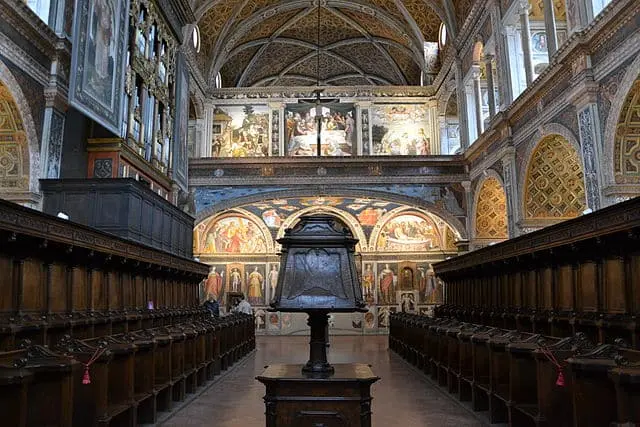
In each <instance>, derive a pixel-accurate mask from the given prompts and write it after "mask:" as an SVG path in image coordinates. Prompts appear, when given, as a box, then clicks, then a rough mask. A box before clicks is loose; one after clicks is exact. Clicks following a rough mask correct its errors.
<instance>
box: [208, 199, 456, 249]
mask: <svg viewBox="0 0 640 427" xmlns="http://www.w3.org/2000/svg"><path fill="white" fill-rule="evenodd" d="M318 195H319V194H318V192H317V191H314V190H307V189H288V190H277V191H268V192H264V193H257V194H251V195H247V196H242V197H237V198H233V199H229V200H227V201H224V202H220V203H217V204H215V205H214V206H211V207H208V208H205V209H203V210H201V211H199V212H197V214H196V224H197V223H199V222H200V221H202V220H203V219H205V218H207V217H209V216H211V215H214V214H216V213H219V212H222V211H225V210H228V209H233V208H235V207H237V206H243V205H247V204H251V203H256V202H261V201H264V200H271V199H286V198H298V197H316V196H318ZM321 195H322V196H325V197H334V196H335V197H359V198H370V199H373V198H375V199H381V200H386V201H389V202H395V203H399V204H406V205H409V206H414V207H416V208H417V209H421V210H423V211H425V212H429V213H432V214H433V215H435V216H437V217H439V218H441V219H442V220H443V221H444V222H446V223H447V224H448V225H449V227H451V230H452V231H453V234H454V236H455V237H456V238H457V239H460V240H466V239H467V238H468V232H467V229H466V227H465V226H464V225H463V224H462V222H461V221H460V220H459V219H458V218H457V217H455V216H454V215H452V214H451V213H449V212H448V211H447V210H445V209H443V208H441V207H439V206H437V205H436V204H434V203H431V202H427V201H425V200H423V199H420V198H417V197H409V196H403V195H399V194H393V193H388V192H384V191H376V190H366V191H363V190H356V189H350V188H338V187H336V188H334V187H327V188H326V189H324V191H323V192H322V194H321Z"/></svg>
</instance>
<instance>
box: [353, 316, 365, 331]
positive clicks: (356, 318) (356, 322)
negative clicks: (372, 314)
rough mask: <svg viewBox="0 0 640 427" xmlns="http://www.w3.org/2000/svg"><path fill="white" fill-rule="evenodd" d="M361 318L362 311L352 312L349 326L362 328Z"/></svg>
mask: <svg viewBox="0 0 640 427" xmlns="http://www.w3.org/2000/svg"><path fill="white" fill-rule="evenodd" d="M363 320H364V316H362V313H353V314H352V315H351V327H352V328H353V329H362V321H363Z"/></svg>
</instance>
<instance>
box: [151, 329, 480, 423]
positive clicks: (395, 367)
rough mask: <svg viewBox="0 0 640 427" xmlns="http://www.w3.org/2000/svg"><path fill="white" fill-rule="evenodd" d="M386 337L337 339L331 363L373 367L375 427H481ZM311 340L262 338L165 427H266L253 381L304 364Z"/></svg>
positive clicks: (259, 386)
mask: <svg viewBox="0 0 640 427" xmlns="http://www.w3.org/2000/svg"><path fill="white" fill-rule="evenodd" d="M387 340H388V338H387V337H386V336H335V337H331V347H330V348H329V349H328V350H329V352H328V358H329V362H330V363H348V362H361V363H368V364H371V365H372V369H373V371H374V373H375V374H376V375H378V376H379V377H380V378H381V379H380V380H379V381H378V382H377V383H375V384H374V385H373V386H372V395H373V409H372V410H373V426H374V427H386V426H402V427H441V426H442V427H445V426H457V427H462V426H482V425H483V423H481V422H480V421H478V419H477V418H475V417H474V416H473V415H472V414H471V413H469V412H468V411H467V410H466V409H464V408H462V407H461V406H460V405H459V404H457V403H456V401H454V400H452V399H451V398H450V397H448V396H446V395H445V394H444V393H443V392H442V391H441V390H440V389H438V388H436V387H435V386H433V385H432V384H431V383H430V382H428V381H427V380H426V379H425V377H424V376H423V375H422V374H421V373H419V372H418V371H416V370H414V369H413V368H412V367H411V366H410V365H408V364H407V363H405V362H404V361H403V360H402V359H401V358H400V357H399V356H397V355H396V354H394V353H392V352H391V351H389V350H388V346H387ZM308 341H309V338H308V337H258V338H257V351H256V352H255V353H253V354H252V355H251V356H249V357H247V358H246V359H245V360H243V361H241V362H240V363H239V364H237V365H236V366H234V367H233V368H232V371H231V372H229V373H228V374H226V375H225V376H224V377H222V378H221V379H220V380H219V381H217V382H214V383H213V385H212V386H211V387H210V388H208V389H207V390H206V391H204V392H203V393H202V394H201V395H200V396H199V397H197V398H196V399H195V400H193V401H192V402H191V403H189V404H187V405H186V406H184V407H183V408H182V409H180V410H178V411H176V413H175V414H173V416H171V417H170V418H169V419H167V420H166V421H165V422H164V423H163V424H161V425H162V426H166V427H169V426H174V427H181V426H212V427H213V426H215V427H232V426H233V427H264V425H265V417H264V403H263V400H262V397H263V396H264V386H263V385H262V384H261V383H259V382H258V381H256V380H255V379H254V377H255V376H256V375H258V374H260V373H261V372H262V371H263V369H264V366H265V365H268V364H273V363H304V362H306V360H307V358H308Z"/></svg>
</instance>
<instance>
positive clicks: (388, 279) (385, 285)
mask: <svg viewBox="0 0 640 427" xmlns="http://www.w3.org/2000/svg"><path fill="white" fill-rule="evenodd" d="M394 279H395V277H394V273H393V270H392V269H391V268H389V264H385V265H384V269H383V270H382V271H381V272H380V292H381V294H382V302H383V303H385V304H393V303H394V302H395V298H393V292H394V289H393V288H394V286H393V282H394Z"/></svg>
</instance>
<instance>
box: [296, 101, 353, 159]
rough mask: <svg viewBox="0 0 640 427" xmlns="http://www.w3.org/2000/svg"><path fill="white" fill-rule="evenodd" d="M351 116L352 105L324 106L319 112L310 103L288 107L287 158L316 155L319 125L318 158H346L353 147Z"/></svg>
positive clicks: (334, 104)
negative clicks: (320, 156) (319, 156)
mask: <svg viewBox="0 0 640 427" xmlns="http://www.w3.org/2000/svg"><path fill="white" fill-rule="evenodd" d="M318 114H319V115H318ZM355 114H356V112H355V107H354V105H353V104H340V103H331V104H325V105H324V106H322V107H321V111H319V112H318V111H317V109H316V107H315V105H312V104H288V105H287V107H286V108H285V135H284V143H285V147H286V150H287V155H289V156H316V155H317V154H318V123H320V155H322V156H350V155H351V154H353V153H354V151H355V146H356V121H355Z"/></svg>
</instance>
